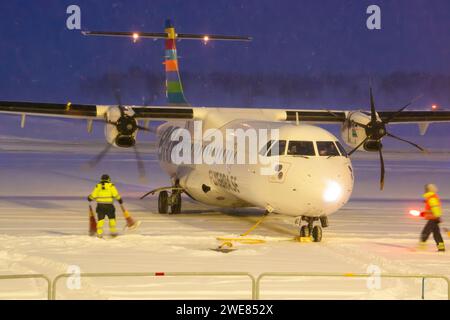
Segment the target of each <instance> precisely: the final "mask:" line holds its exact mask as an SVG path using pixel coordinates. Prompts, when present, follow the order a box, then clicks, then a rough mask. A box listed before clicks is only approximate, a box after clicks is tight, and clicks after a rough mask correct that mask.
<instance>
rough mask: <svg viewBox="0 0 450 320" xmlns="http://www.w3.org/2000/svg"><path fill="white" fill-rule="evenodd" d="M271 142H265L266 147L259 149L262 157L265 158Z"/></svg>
mask: <svg viewBox="0 0 450 320" xmlns="http://www.w3.org/2000/svg"><path fill="white" fill-rule="evenodd" d="M273 142H274V141H273V140H270V141H269V142H267V143H266V145H265V146H264V147H262V148H261V150H260V151H259V154H260V155H262V156H265V155H266V153H267V151H268V150H269V149H270V147H271V146H272V144H273Z"/></svg>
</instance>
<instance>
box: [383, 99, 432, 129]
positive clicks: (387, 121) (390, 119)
mask: <svg viewBox="0 0 450 320" xmlns="http://www.w3.org/2000/svg"><path fill="white" fill-rule="evenodd" d="M422 97H423V94H420V95H418V96H417V97H415V98H414V99H412V100H411V101H410V102H408V103H407V104H405V105H404V106H403V107H402V108H400V109H399V110H398V111H397V112H395V113H394V114H393V115H391V116H390V117H389V118H387V119H386V120H384V121H383V122H384V123H385V124H387V123H389V122H391V121H392V120H394V119H395V118H396V117H397V116H398V115H399V114H400V113H402V112H403V111H404V110H405V109H406V108H408V107H409V106H410V105H412V104H413V103H414V102H416V101H417V100H419V99H420V98H422Z"/></svg>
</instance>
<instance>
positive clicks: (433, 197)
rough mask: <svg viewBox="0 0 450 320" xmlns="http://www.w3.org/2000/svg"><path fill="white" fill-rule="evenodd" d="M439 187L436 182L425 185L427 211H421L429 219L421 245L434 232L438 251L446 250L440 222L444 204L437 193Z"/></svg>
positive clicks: (422, 235)
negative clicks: (442, 204)
mask: <svg viewBox="0 0 450 320" xmlns="http://www.w3.org/2000/svg"><path fill="white" fill-rule="evenodd" d="M437 192H438V188H437V187H436V186H435V185H434V184H431V183H430V184H426V185H425V194H424V195H423V197H424V199H425V211H424V212H421V216H422V217H423V218H425V220H428V222H427V223H426V225H425V227H424V228H423V230H422V234H421V239H420V240H421V246H422V247H423V246H425V243H426V241H427V240H428V237H429V236H430V234H431V233H433V237H434V241H436V245H437V248H438V251H445V245H444V240H443V239H442V235H441V230H440V228H439V223H440V222H441V216H442V206H441V201H440V199H439V196H438V194H437Z"/></svg>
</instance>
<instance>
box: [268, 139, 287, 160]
mask: <svg viewBox="0 0 450 320" xmlns="http://www.w3.org/2000/svg"><path fill="white" fill-rule="evenodd" d="M285 151H286V140H277V141H274V142H273V143H272V147H271V148H270V150H269V152H267V156H268V157H271V156H282V155H284V153H285Z"/></svg>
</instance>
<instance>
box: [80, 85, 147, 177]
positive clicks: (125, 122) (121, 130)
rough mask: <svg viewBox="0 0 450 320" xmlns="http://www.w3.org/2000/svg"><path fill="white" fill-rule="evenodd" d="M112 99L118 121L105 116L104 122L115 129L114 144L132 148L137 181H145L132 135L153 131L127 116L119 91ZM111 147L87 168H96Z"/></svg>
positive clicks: (115, 91)
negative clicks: (137, 173) (118, 112)
mask: <svg viewBox="0 0 450 320" xmlns="http://www.w3.org/2000/svg"><path fill="white" fill-rule="evenodd" d="M114 97H115V99H116V102H117V108H118V109H119V111H120V117H119V119H117V121H111V120H109V119H108V118H107V117H106V115H105V120H104V121H105V123H107V124H110V125H113V126H115V127H116V129H117V131H118V135H117V137H116V141H115V142H116V144H117V145H118V146H120V147H132V148H133V150H134V155H135V158H136V163H137V169H138V172H139V179H140V180H141V181H143V182H144V181H145V180H146V171H145V165H144V161H143V159H142V155H141V153H140V152H139V149H138V148H137V146H136V144H135V143H136V142H135V140H134V136H133V134H134V133H135V132H136V130H142V131H146V132H153V130H151V129H150V128H147V127H145V126H141V125H140V124H139V123H138V121H137V120H136V118H135V117H134V115H129V114H127V110H126V108H125V107H124V106H123V104H122V97H121V94H120V90H119V89H117V90H114ZM111 147H112V144H110V143H108V144H107V145H106V147H105V148H104V149H103V150H102V151H101V152H100V153H99V154H98V155H97V156H95V157H94V158H93V159H91V160H90V161H89V162H88V167H89V168H94V167H96V166H97V165H98V164H99V163H100V161H102V160H103V158H104V157H105V156H106V155H107V154H108V153H109V152H110V150H111Z"/></svg>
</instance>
